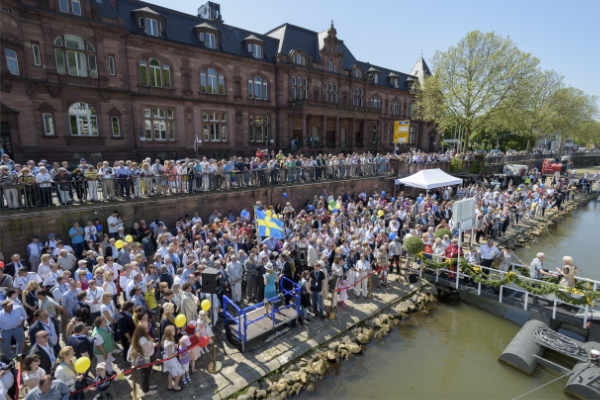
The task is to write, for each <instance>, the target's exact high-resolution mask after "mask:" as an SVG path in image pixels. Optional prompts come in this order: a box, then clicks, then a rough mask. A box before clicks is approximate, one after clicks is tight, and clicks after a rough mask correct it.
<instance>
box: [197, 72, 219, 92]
mask: <svg viewBox="0 0 600 400" xmlns="http://www.w3.org/2000/svg"><path fill="white" fill-rule="evenodd" d="M200 91H201V92H202V93H208V94H225V77H224V76H223V73H221V72H217V70H215V69H214V68H209V69H208V70H206V71H202V72H200Z"/></svg>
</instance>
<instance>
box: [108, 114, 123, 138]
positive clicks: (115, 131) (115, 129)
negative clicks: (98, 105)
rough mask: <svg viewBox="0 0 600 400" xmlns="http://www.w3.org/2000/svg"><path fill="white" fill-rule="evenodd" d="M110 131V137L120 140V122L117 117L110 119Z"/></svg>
mask: <svg viewBox="0 0 600 400" xmlns="http://www.w3.org/2000/svg"><path fill="white" fill-rule="evenodd" d="M110 130H111V132H112V137H114V138H120V137H121V120H120V118H119V117H117V116H113V117H110Z"/></svg>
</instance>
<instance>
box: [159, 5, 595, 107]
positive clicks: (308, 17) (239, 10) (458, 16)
mask: <svg viewBox="0 0 600 400" xmlns="http://www.w3.org/2000/svg"><path fill="white" fill-rule="evenodd" d="M196 1H199V2H198V3H195V2H191V1H189V0H151V1H150V2H151V3H154V4H158V5H161V6H164V7H168V8H172V9H175V10H178V11H182V12H185V13H189V14H196V12H197V8H198V6H200V5H201V4H202V2H203V1H204V0H196ZM216 2H217V3H220V4H221V12H222V15H223V19H224V21H225V23H227V24H230V25H233V26H239V27H243V28H245V29H249V30H252V31H256V32H260V33H264V32H266V31H268V30H270V29H272V28H274V27H275V26H277V25H280V24H282V23H284V22H289V23H292V24H295V25H299V26H303V27H305V28H308V29H312V30H315V31H322V30H325V29H327V28H328V27H329V24H330V22H331V20H332V19H333V20H334V24H335V27H336V29H337V32H338V37H339V38H340V39H342V40H344V42H345V43H346V45H347V46H348V48H349V49H350V51H352V53H353V54H354V56H355V57H357V58H358V59H360V60H363V61H368V62H371V63H373V64H378V65H381V66H384V67H388V68H394V69H397V70H400V71H403V72H409V71H410V69H411V67H412V66H413V64H414V62H415V61H416V59H417V58H418V57H419V55H420V54H421V52H422V53H423V56H424V57H425V59H426V60H427V61H430V59H431V57H432V56H433V54H434V53H435V51H436V50H445V49H447V48H448V47H449V46H451V45H454V44H455V43H456V42H458V40H459V39H460V38H461V37H463V36H464V35H465V34H466V33H467V32H469V31H471V30H475V29H478V30H481V31H484V32H489V31H494V32H496V33H498V34H501V35H503V36H510V38H511V39H512V40H514V41H515V43H516V44H517V46H518V47H519V48H520V49H521V50H523V51H527V52H530V53H532V54H533V55H535V56H536V57H538V58H539V59H540V60H541V65H542V67H543V68H545V69H554V70H556V71H557V72H558V73H560V74H561V75H563V76H564V77H565V78H566V82H567V84H569V85H571V86H575V87H577V88H579V89H582V90H584V91H585V92H586V93H588V94H593V95H595V96H598V97H600V19H599V16H600V0H575V1H564V0H561V1H557V0H545V1H541V0H520V1H515V0H505V1H498V0H493V1H492V0H483V1H482V0H479V1H475V0H451V1H450V0H429V1H427V0H425V1H423V0H421V1H405V0H371V1H356V0H353V1H348V0H345V1H343V0H324V1H323V0H321V1H317V0H302V1H298V2H295V1H294V2H292V1H289V0H288V1H282V0H260V1H248V0H221V1H216Z"/></svg>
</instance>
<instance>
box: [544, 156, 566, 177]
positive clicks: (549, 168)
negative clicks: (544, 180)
mask: <svg viewBox="0 0 600 400" xmlns="http://www.w3.org/2000/svg"><path fill="white" fill-rule="evenodd" d="M562 167H563V165H562V164H561V163H559V162H558V161H556V160H554V159H552V158H546V159H545V160H544V163H543V164H542V174H543V175H554V173H555V172H560V171H561V170H562Z"/></svg>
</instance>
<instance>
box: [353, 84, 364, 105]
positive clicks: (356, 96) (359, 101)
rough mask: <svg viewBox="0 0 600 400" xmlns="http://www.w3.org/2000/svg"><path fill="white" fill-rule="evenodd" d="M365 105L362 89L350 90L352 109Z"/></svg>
mask: <svg viewBox="0 0 600 400" xmlns="http://www.w3.org/2000/svg"><path fill="white" fill-rule="evenodd" d="M364 103H365V91H364V90H363V89H362V88H354V89H352V105H353V106H354V107H363V106H364Z"/></svg>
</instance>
